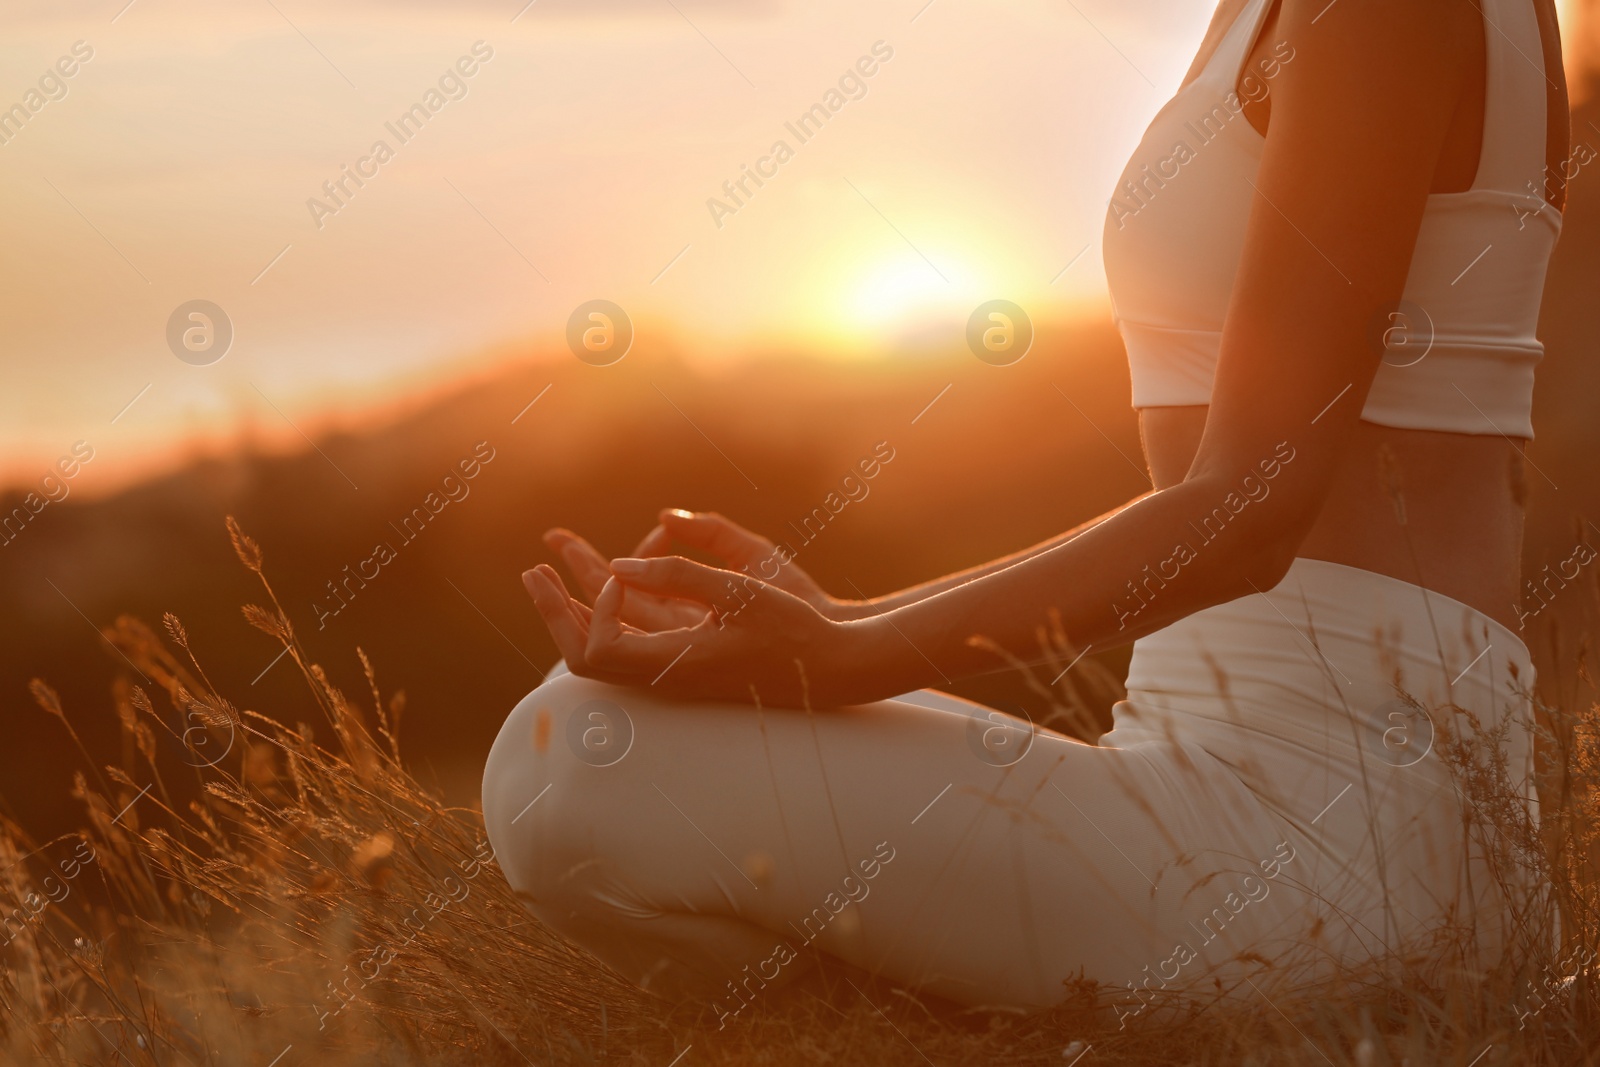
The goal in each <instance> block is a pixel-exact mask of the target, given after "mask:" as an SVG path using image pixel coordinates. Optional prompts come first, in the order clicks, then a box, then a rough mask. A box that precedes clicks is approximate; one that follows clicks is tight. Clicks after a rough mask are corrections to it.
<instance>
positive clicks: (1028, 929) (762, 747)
mask: <svg viewBox="0 0 1600 1067" xmlns="http://www.w3.org/2000/svg"><path fill="white" fill-rule="evenodd" d="M994 714H995V713H991V712H989V711H988V709H984V708H981V707H980V706H978V705H974V704H970V703H968V702H966V701H960V700H958V699H957V698H953V697H948V696H945V695H943V694H926V693H924V694H911V695H908V697H907V698H905V699H902V700H892V701H883V702H880V703H876V704H871V705H866V706H862V707H853V708H843V709H835V710H832V711H826V712H818V713H814V714H811V713H806V712H796V711H787V710H785V711H770V710H768V711H761V710H758V709H756V708H753V707H749V706H745V705H736V704H698V705H689V704H679V703H675V702H673V701H670V700H665V699H661V698H659V697H656V696H654V695H653V694H651V693H649V692H648V691H647V690H635V689H622V688H617V687H613V686H608V685H604V684H601V683H597V682H592V681H589V680H586V679H582V678H577V677H574V676H572V675H570V674H566V675H560V676H552V677H551V679H550V680H549V681H547V682H546V683H545V684H544V685H541V686H540V687H539V688H538V689H537V690H535V691H534V692H533V693H531V694H529V695H528V697H526V698H525V699H524V700H523V701H522V702H521V703H520V704H519V705H518V706H517V708H516V709H515V710H514V711H513V712H512V714H511V716H510V717H509V718H508V719H507V721H506V724H505V727H504V729H503V730H502V732H501V734H500V736H499V738H498V740H497V741H496V742H495V745H494V749H493V751H492V752H491V754H490V757H489V762H488V766H487V768H486V770H485V774H484V792H483V803H484V817H485V821H486V823H487V826H488V832H489V836H490V839H491V841H492V843H493V845H494V847H495V850H496V854H497V856H498V857H499V860H500V864H501V866H502V869H503V870H504V871H505V873H506V876H507V878H508V879H509V880H510V882H511V884H512V886H513V887H514V888H516V889H517V890H518V891H519V892H520V893H522V894H523V895H524V899H525V900H526V901H527V902H528V904H529V907H530V908H531V909H532V910H533V912H534V913H535V914H536V915H537V916H538V917H539V918H540V919H542V920H543V921H545V922H546V923H548V924H549V925H551V926H552V927H554V928H556V929H558V930H560V931H562V932H563V933H565V934H566V935H567V936H569V937H571V938H572V939H573V940H575V941H577V942H579V943H580V944H582V945H584V946H585V947H587V948H589V949H590V950H591V951H592V952H594V953H595V954H596V955H598V956H599V957H601V958H602V959H603V960H605V961H606V962H607V963H609V964H611V965H612V966H613V967H616V968H617V969H618V970H620V971H622V972H623V973H625V974H627V975H629V976H630V977H632V978H634V979H635V980H636V981H639V982H640V983H641V984H642V985H645V986H646V987H647V988H651V989H655V990H658V991H661V992H663V993H666V994H668V995H671V996H695V997H704V998H707V999H708V1000H709V1002H710V1003H712V1004H713V1005H715V1006H716V1009H717V1011H718V1014H719V1015H726V1014H731V1013H736V1012H737V1011H738V1010H740V1009H741V1008H742V1006H743V1004H744V1003H746V1002H748V1001H749V1000H750V999H752V998H753V997H754V996H756V995H757V994H758V993H759V992H760V990H761V989H763V988H765V987H766V986H768V985H772V984H776V983H781V982H782V981H783V980H784V979H785V978H786V977H788V976H790V975H792V974H793V973H794V972H795V971H796V970H797V969H798V966H799V960H800V957H801V956H803V955H804V954H805V953H806V952H808V951H810V950H821V951H824V952H827V953H829V954H831V955H833V956H836V957H838V958H840V959H843V960H846V961H848V962H850V963H852V964H855V965H857V966H860V967H863V968H866V969H868V970H870V971H873V972H876V973H880V974H883V975H885V976H887V977H890V978H892V979H894V980H896V981H899V982H902V983H904V984H907V985H910V986H912V987H917V988H924V989H927V990H929V991H931V992H934V993H937V994H940V995H943V996H947V997H950V998H952V999H955V1000H958V1001H961V1002H964V1003H969V1004H1010V1005H1019V1006H1026V1007H1038V1006H1043V1005H1047V1004H1050V1003H1054V1002H1056V1001H1059V1000H1060V999H1061V998H1062V997H1063V996H1064V995H1065V992H1066V990H1065V989H1064V988H1063V984H1062V983H1063V982H1065V981H1067V980H1069V979H1071V978H1072V977H1073V976H1075V975H1078V974H1085V975H1087V976H1088V977H1092V978H1096V979H1099V980H1101V981H1103V982H1108V983H1111V984H1113V985H1116V986H1118V987H1121V986H1123V985H1124V984H1126V985H1127V986H1128V987H1130V988H1136V989H1137V990H1138V991H1139V992H1140V993H1142V994H1143V995H1145V996H1149V992H1150V991H1152V990H1154V989H1157V988H1160V987H1161V986H1164V985H1166V984H1167V983H1168V982H1174V983H1176V982H1178V981H1180V980H1181V979H1188V978H1193V977H1197V976H1198V974H1200V973H1202V972H1203V971H1204V969H1205V968H1206V967H1207V966H1209V965H1211V964H1213V963H1219V962H1221V961H1223V960H1225V959H1227V958H1228V957H1230V956H1232V955H1233V954H1235V953H1236V952H1238V951H1241V950H1243V949H1246V948H1249V949H1252V950H1255V951H1260V950H1261V947H1262V945H1263V944H1264V940H1263V939H1264V938H1268V937H1270V936H1271V934H1272V932H1273V931H1274V930H1279V931H1280V933H1281V934H1282V936H1285V937H1288V936H1294V935H1295V934H1298V932H1299V930H1298V927H1296V928H1295V929H1294V930H1293V931H1292V932H1291V931H1290V930H1289V929H1288V928H1286V927H1284V926H1283V924H1284V923H1285V922H1288V923H1289V925H1290V926H1294V920H1296V919H1297V917H1298V916H1299V914H1300V911H1299V908H1298V906H1297V904H1298V902H1297V901H1296V900H1295V899H1294V898H1295V894H1294V892H1293V890H1292V887H1291V886H1290V885H1289V882H1290V879H1288V878H1284V879H1281V880H1278V881H1276V882H1274V881H1273V879H1274V878H1276V876H1277V874H1276V871H1277V865H1279V864H1281V863H1282V862H1284V861H1283V856H1284V855H1285V852H1284V848H1285V847H1287V848H1288V851H1289V854H1291V855H1292V853H1293V847H1292V846H1283V845H1282V843H1283V842H1284V841H1285V840H1286V838H1285V835H1284V833H1283V832H1282V831H1281V829H1280V824H1279V823H1278V821H1277V820H1275V819H1274V818H1273V817H1272V816H1271V815H1270V814H1269V813H1267V812H1265V811H1264V810H1262V808H1261V806H1260V805H1259V804H1258V803H1257V801H1256V800H1255V798H1254V796H1253V795H1251V794H1250V793H1249V791H1248V790H1246V789H1245V788H1244V787H1243V786H1242V785H1241V784H1240V783H1239V781H1238V779H1237V778H1236V777H1235V776H1234V775H1233V774H1232V772H1230V771H1229V770H1228V769H1227V768H1226V767H1224V766H1223V765H1221V764H1220V763H1218V762H1217V761H1216V760H1214V759H1212V758H1211V757H1210V756H1208V755H1207V754H1206V753H1204V752H1202V751H1201V750H1199V749H1198V748H1194V747H1192V746H1188V745H1184V744H1180V743H1174V742H1166V741H1151V742H1146V743H1143V744H1139V745H1134V746H1132V747H1129V748H1126V749H1114V748H1096V747H1094V746H1090V745H1084V744H1081V743H1079V742H1075V741H1072V740H1069V739H1067V738H1064V737H1061V736H1059V735H1055V734H1050V733H1045V732H1042V731H1041V732H1037V733H1033V732H1031V731H1030V730H1029V729H1028V728H1027V727H1026V726H1025V725H1021V724H1019V722H1018V721H1017V720H1010V719H1006V718H993V717H990V716H992V715H994ZM1269 864H1272V865H1273V867H1274V872H1275V873H1273V874H1270V875H1269V874H1267V873H1265V872H1266V871H1267V870H1268V865H1269ZM1213 897H1214V898H1215V901H1214V902H1213V901H1212V899H1211V898H1213ZM1213 903H1214V904H1215V905H1216V907H1215V908H1214V909H1213V908H1212V904H1213ZM1202 915H1203V916H1205V918H1201V919H1200V920H1199V925H1195V919H1196V918H1197V917H1198V916H1202ZM1179 941H1183V942H1184V943H1185V944H1187V945H1188V946H1189V951H1188V952H1186V953H1185V952H1178V951H1175V945H1177V944H1178V943H1179ZM1180 972H1181V973H1180ZM1139 1003H1142V1001H1139V1000H1134V1001H1130V1004H1139ZM1130 1010H1131V1009H1130Z"/></svg>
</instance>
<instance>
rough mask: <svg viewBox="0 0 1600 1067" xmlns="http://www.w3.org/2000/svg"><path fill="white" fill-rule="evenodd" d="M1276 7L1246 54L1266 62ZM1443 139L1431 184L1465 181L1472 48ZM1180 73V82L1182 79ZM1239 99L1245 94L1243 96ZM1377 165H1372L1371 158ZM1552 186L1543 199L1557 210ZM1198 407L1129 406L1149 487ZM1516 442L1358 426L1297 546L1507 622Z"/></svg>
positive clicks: (1233, 10)
mask: <svg viewBox="0 0 1600 1067" xmlns="http://www.w3.org/2000/svg"><path fill="white" fill-rule="evenodd" d="M1246 2H1247V0H1224V3H1223V4H1222V6H1221V8H1219V10H1218V14H1217V16H1216V18H1215V19H1214V21H1213V24H1212V27H1211V30H1210V31H1208V33H1207V35H1206V41H1205V42H1204V44H1203V45H1202V47H1201V52H1200V55H1199V56H1198V57H1197V58H1196V60H1195V64H1194V67H1193V68H1192V69H1191V71H1190V74H1189V79H1192V78H1194V77H1195V75H1196V74H1197V73H1198V72H1199V71H1201V70H1202V69H1203V68H1204V66H1205V64H1206V61H1207V59H1208V58H1209V56H1210V54H1211V52H1212V50H1214V49H1215V48H1216V47H1217V44H1218V41H1219V39H1220V38H1221V36H1222V35H1223V33H1225V32H1226V30H1227V29H1228V27H1229V26H1231V25H1232V24H1233V22H1234V18H1235V16H1236V15H1237V14H1238V13H1239V11H1240V9H1241V8H1242V7H1243V6H1244V5H1245V3H1246ZM1527 2H1530V3H1535V4H1536V7H1537V10H1538V15H1539V24H1540V34H1541V39H1542V43H1543V45H1544V60H1545V69H1546V70H1548V71H1550V72H1552V75H1553V76H1552V77H1551V78H1550V82H1551V85H1550V88H1549V96H1548V101H1547V115H1548V122H1547V126H1548V136H1547V141H1548V144H1547V156H1548V160H1547V161H1548V163H1549V165H1550V168H1551V169H1550V173H1552V174H1559V173H1561V163H1562V161H1563V160H1564V159H1565V158H1566V155H1567V150H1568V144H1567V126H1568V114H1567V102H1566V93H1565V90H1564V88H1563V86H1564V80H1563V79H1562V77H1560V71H1561V66H1560V64H1561V56H1560V44H1559V39H1558V35H1557V32H1556V27H1555V13H1554V9H1553V8H1552V6H1551V3H1550V0H1527ZM1277 19H1278V12H1277V10H1276V5H1274V9H1273V10H1272V11H1270V12H1269V13H1268V15H1267V17H1266V21H1265V24H1264V25H1263V27H1262V30H1261V32H1260V34H1259V35H1258V37H1257V40H1256V42H1255V44H1254V47H1253V49H1252V50H1251V52H1250V56H1249V59H1248V60H1247V61H1246V63H1245V65H1244V68H1245V70H1251V69H1257V64H1258V63H1259V62H1262V61H1265V60H1267V59H1268V58H1269V54H1270V52H1271V49H1272V47H1273V45H1272V42H1273V40H1274V33H1273V30H1274V27H1275V25H1276V22H1277ZM1470 69H1473V70H1475V71H1476V74H1475V75H1472V76H1469V78H1468V79H1467V82H1466V85H1465V88H1464V90H1463V93H1462V98H1461V101H1460V104H1459V106H1458V108H1457V112H1456V115H1455V118H1454V120H1453V121H1452V124H1451V129H1450V131H1449V133H1448V135H1447V137H1446V141H1445V147H1444V150H1443V152H1442V154H1441V158H1440V161H1439V165H1438V168H1437V170H1436V172H1435V175H1434V183H1433V190H1432V191H1434V192H1436V193H1449V192H1456V191H1460V190H1464V189H1467V188H1468V187H1469V186H1471V185H1472V183H1473V178H1474V174H1475V172H1476V169H1477V166H1478V162H1479V158H1480V149H1481V142H1482V133H1483V109H1484V92H1485V84H1484V83H1485V78H1484V74H1483V69H1484V61H1483V46H1482V42H1481V41H1479V42H1478V44H1477V52H1476V55H1475V56H1474V57H1472V61H1471V62H1470ZM1189 79H1186V81H1185V84H1188V80H1189ZM1240 95H1241V99H1245V96H1244V94H1243V93H1241V94H1240ZM1271 99H1272V98H1271V94H1270V93H1268V94H1267V95H1266V96H1265V97H1263V98H1261V99H1260V100H1257V101H1254V102H1246V104H1245V107H1244V110H1243V117H1244V118H1245V119H1246V120H1247V121H1248V122H1249V123H1250V124H1251V126H1252V127H1254V128H1255V129H1256V130H1257V131H1258V132H1260V133H1262V134H1265V133H1266V132H1267V130H1268V128H1269V126H1270V109H1271ZM1378 163H1379V161H1373V164H1374V165H1378ZM1562 191H1563V189H1562V187H1560V186H1557V187H1555V188H1553V189H1551V190H1549V192H1550V201H1551V203H1552V204H1553V205H1554V206H1555V207H1556V208H1557V209H1560V208H1561V207H1562V206H1563V199H1562ZM1206 412H1207V408H1206V407H1204V406H1183V407H1146V408H1142V409H1140V412H1139V415H1140V430H1141V434H1142V437H1143V441H1144V447H1145V454H1146V457H1147V460H1148V462H1149V465H1150V470H1151V474H1152V477H1153V479H1154V481H1155V484H1156V487H1157V488H1165V487H1167V486H1170V485H1174V484H1176V483H1178V482H1181V481H1182V480H1183V478H1184V476H1185V475H1186V474H1187V472H1188V470H1189V467H1190V465H1191V464H1192V463H1193V460H1194V457H1195V453H1196V450H1197V449H1198V447H1199V443H1200V436H1201V431H1202V430H1203V428H1204V425H1205V418H1206ZM1524 444H1525V442H1524V441H1522V440H1520V439H1515V438H1511V437H1506V436H1501V435H1478V434H1464V433H1443V432H1438V431H1434V430H1410V429H1397V428H1393V427H1387V426H1379V425H1375V424H1372V423H1369V422H1361V423H1359V424H1358V428H1357V431H1356V432H1355V433H1354V434H1353V435H1352V436H1351V438H1350V441H1349V445H1348V451H1347V454H1346V455H1345V457H1344V459H1343V462H1342V463H1341V465H1340V467H1339V470H1338V472H1337V473H1336V475H1335V477H1334V481H1333V484H1332V485H1331V487H1330V490H1329V493H1328V498H1327V502H1326V503H1325V505H1324V506H1323V509H1322V512H1321V515H1320V517H1319V518H1318V520H1317V522H1316V524H1315V526H1314V527H1313V528H1312V530H1311V532H1310V534H1309V535H1308V536H1307V537H1306V539H1305V541H1304V542H1303V544H1302V545H1301V547H1300V549H1299V552H1298V554H1299V555H1301V556H1304V557H1308V558H1311V559H1321V560H1327V561H1329V562H1333V563H1342V564H1345V565H1347V566H1351V567H1359V568H1361V569H1363V570H1368V571H1373V572H1375V573H1378V574H1384V575H1388V576H1390V577H1394V578H1398V579H1401V580H1403V581H1407V582H1412V583H1415V584H1417V585H1421V586H1423V587H1425V588H1428V589H1433V590H1436V591H1437V592H1440V593H1442V594H1444V595H1446V596H1449V597H1452V598H1454V599H1455V600H1459V601H1461V602H1462V603H1465V604H1468V605H1470V606H1472V607H1474V608H1476V609H1478V610H1479V611H1482V612H1483V613H1484V614H1486V615H1488V616H1489V617H1490V618H1493V619H1495V620H1496V621H1498V622H1500V623H1502V624H1504V625H1506V626H1509V627H1511V628H1512V629H1515V628H1516V615H1517V613H1516V609H1515V604H1516V603H1517V601H1518V598H1519V596H1520V590H1519V570H1520V561H1521V554H1522V517H1523V500H1524V497H1525V491H1524V485H1525V482H1524V478H1525V461H1524V459H1523V456H1522V449H1523V446H1524Z"/></svg>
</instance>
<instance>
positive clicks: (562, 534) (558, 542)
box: [529, 526, 708, 633]
mask: <svg viewBox="0 0 1600 1067" xmlns="http://www.w3.org/2000/svg"><path fill="white" fill-rule="evenodd" d="M660 530H661V527H659V526H657V527H656V528H655V529H654V530H652V531H650V533H649V534H647V535H646V536H645V539H644V540H643V541H641V542H639V547H638V548H636V549H634V555H635V556H640V557H645V556H660V555H665V554H666V551H667V550H668V549H669V548H671V544H670V541H668V539H666V538H665V537H663V536H662V535H661V534H660V533H658V531H660ZM544 543H545V545H546V546H548V547H549V549H550V550H551V551H552V552H554V553H555V554H556V555H558V556H560V557H561V559H562V562H564V563H565V564H566V565H567V569H568V570H570V571H571V572H572V577H573V578H574V580H576V581H577V583H578V587H579V588H580V589H582V590H583V591H584V592H585V593H587V594H588V596H589V600H590V601H591V602H593V601H595V600H598V599H599V597H600V591H601V590H602V589H604V588H605V584H606V582H607V581H609V580H610V578H611V564H610V562H609V561H607V559H606V558H605V557H604V556H602V555H601V554H600V553H599V552H597V551H595V548H594V546H593V545H591V544H590V543H589V542H588V541H585V540H584V539H583V538H582V537H579V536H578V535H577V534H575V533H573V532H572V531H571V530H566V529H562V528H560V527H557V528H556V529H553V530H548V531H546V532H545V535H544ZM554 573H555V572H553V571H552V572H551V574H552V576H553V575H554ZM556 581H557V582H558V583H559V581H560V579H559V578H558V579H556ZM529 591H530V592H531V591H532V590H531V588H530V590H529ZM561 592H562V595H563V596H567V595H568V594H567V592H566V587H565V586H562V587H561ZM574 603H575V604H577V606H578V607H580V608H583V607H584V605H583V604H582V603H581V602H578V601H576V600H574ZM584 610H585V611H587V608H584ZM707 614H708V611H707V609H706V608H705V607H704V606H703V605H700V604H694V603H691V602H689V601H687V600H672V599H669V598H667V597H659V596H654V595H652V594H650V593H645V592H640V593H639V594H638V595H637V596H632V597H629V598H628V600H627V603H626V605H625V608H624V611H623V615H622V620H623V622H625V623H627V624H629V625H630V626H633V627H635V628H637V629H640V630H644V631H646V632H648V633H655V632H658V631H661V630H676V629H679V628H681V627H685V626H694V625H695V624H696V623H699V622H700V621H702V620H703V619H705V617H706V615H707Z"/></svg>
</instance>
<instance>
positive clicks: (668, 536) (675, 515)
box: [545, 508, 872, 630]
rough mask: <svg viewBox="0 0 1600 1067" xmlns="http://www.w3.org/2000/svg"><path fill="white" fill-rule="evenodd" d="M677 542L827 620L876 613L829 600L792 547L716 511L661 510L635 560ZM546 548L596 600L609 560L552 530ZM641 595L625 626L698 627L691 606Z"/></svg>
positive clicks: (859, 605) (631, 604)
mask: <svg viewBox="0 0 1600 1067" xmlns="http://www.w3.org/2000/svg"><path fill="white" fill-rule="evenodd" d="M674 542H677V543H679V544H682V545H685V546H687V547H689V548H695V549H699V550H700V551H703V552H706V553H709V554H710V555H712V556H715V557H716V558H717V559H719V560H721V561H722V562H723V563H724V564H725V565H726V566H727V569H728V570H737V571H742V572H744V575H748V576H750V577H753V578H756V579H758V580H760V581H761V582H762V583H764V584H768V585H772V586H775V587H776V588H778V589H782V590H783V591H784V592H786V593H789V594H791V595H792V596H795V597H797V598H798V599H800V600H803V601H805V602H806V603H807V604H810V605H811V606H812V607H813V608H815V609H816V610H817V612H818V613H819V614H821V615H822V616H823V617H824V618H828V619H833V620H835V621H840V622H842V621H845V620H849V619H859V618H863V617H865V616H867V615H870V614H872V611H871V609H870V607H869V606H868V605H866V604H865V603H863V602H860V601H846V600H837V599H835V598H833V597H831V596H829V595H828V594H827V593H826V592H824V591H823V589H822V587H821V586H819V585H818V584H817V583H816V581H815V579H813V578H812V577H811V575H809V574H807V573H806V572H805V571H804V570H803V569H801V567H800V565H799V564H797V563H795V562H794V557H793V555H792V554H791V553H790V552H789V551H788V549H787V548H780V547H779V546H777V545H775V544H773V542H771V541H769V540H767V539H766V538H765V537H762V536H761V535H760V534H757V533H752V532H751V531H749V530H747V529H745V528H744V527H743V526H740V525H739V524H738V523H736V522H734V521H732V520H731V519H728V518H725V517H724V516H722V515H719V514H717V513H716V512H714V511H703V512H693V511H684V510H682V509H679V508H669V509H666V510H664V511H662V512H661V514H660V518H659V524H658V525H657V526H656V527H655V528H654V529H652V530H651V531H650V532H649V533H648V534H646V535H645V537H644V540H642V541H640V542H639V546H638V547H637V548H636V549H634V552H633V558H639V559H648V558H653V557H660V556H665V555H666V554H667V553H668V552H670V551H671V549H672V545H673V543H674ZM545 544H546V545H548V546H549V547H550V548H551V550H552V551H554V552H556V553H557V554H558V555H560V556H561V558H562V560H563V561H565V562H566V564H567V566H568V567H569V568H571V569H572V573H573V577H574V578H576V579H577V581H578V584H579V585H580V586H581V587H582V588H583V590H584V592H586V593H588V594H589V597H590V598H591V600H592V599H594V598H596V597H598V596H599V595H600V590H601V588H602V587H603V586H604V585H605V583H606V580H607V579H608V578H610V577H611V571H610V568H609V566H608V564H607V562H606V559H605V557H604V556H602V555H601V554H600V553H599V552H596V551H595V550H594V548H593V547H592V546H591V545H590V544H589V543H588V542H587V541H585V540H584V539H583V538H581V537H579V536H578V535H577V534H575V533H573V532H572V531H570V530H564V529H559V528H558V529H554V530H551V531H549V532H548V533H546V534H545ZM639 594H640V595H639V596H637V597H629V598H628V600H627V603H626V608H625V614H624V621H625V622H629V623H632V624H634V625H637V626H640V627H641V628H643V629H647V630H656V629H664V628H665V627H664V626H661V625H658V624H657V623H658V622H660V621H664V620H666V619H667V618H672V619H674V620H676V621H677V622H678V623H679V624H681V625H693V624H694V623H695V622H697V621H699V620H698V619H690V618H689V617H688V612H687V608H688V605H686V604H685V602H684V601H681V600H679V601H671V600H665V598H661V597H657V596H654V595H652V594H649V593H645V592H644V591H642V590H640V591H639ZM663 602H665V604H667V605H670V607H668V608H666V609H665V610H664V611H662V610H658V608H660V606H661V605H662V603H663Z"/></svg>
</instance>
